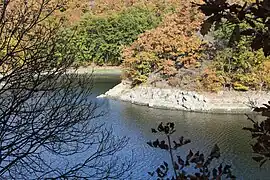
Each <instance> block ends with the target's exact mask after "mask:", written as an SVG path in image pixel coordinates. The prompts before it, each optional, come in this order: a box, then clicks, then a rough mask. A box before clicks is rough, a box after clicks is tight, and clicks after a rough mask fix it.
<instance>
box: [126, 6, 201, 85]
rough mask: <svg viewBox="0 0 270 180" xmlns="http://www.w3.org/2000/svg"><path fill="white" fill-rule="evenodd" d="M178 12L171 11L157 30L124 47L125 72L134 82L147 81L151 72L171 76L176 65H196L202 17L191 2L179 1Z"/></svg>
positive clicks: (198, 54)
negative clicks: (198, 33)
mask: <svg viewBox="0 0 270 180" xmlns="http://www.w3.org/2000/svg"><path fill="white" fill-rule="evenodd" d="M180 2H181V6H179V8H178V9H177V10H176V12H175V13H171V14H168V15H167V16H166V17H165V18H164V19H163V22H162V23H161V24H160V25H159V26H158V27H157V28H155V29H152V30H150V31H146V32H145V33H144V34H142V35H140V37H139V38H138V40H137V41H135V42H134V43H133V44H132V45H131V46H130V47H127V48H125V49H124V52H123V59H124V64H123V66H124V68H125V70H126V71H125V74H124V78H127V79H129V80H131V81H132V82H133V84H134V85H136V84H140V83H144V82H145V81H146V79H147V77H148V76H149V75H150V73H152V72H156V71H158V72H160V74H161V75H163V76H165V77H168V76H173V75H175V74H176V73H177V68H176V64H177V63H181V64H183V65H184V66H185V67H190V66H193V65H194V64H196V62H197V60H198V58H199V57H200V53H199V51H200V49H201V45H202V41H201V40H200V39H199V37H198V35H197V34H196V33H197V31H198V30H199V27H200V25H201V22H202V21H203V16H202V14H201V13H199V12H198V9H196V8H194V7H192V5H191V3H190V2H187V1H180Z"/></svg>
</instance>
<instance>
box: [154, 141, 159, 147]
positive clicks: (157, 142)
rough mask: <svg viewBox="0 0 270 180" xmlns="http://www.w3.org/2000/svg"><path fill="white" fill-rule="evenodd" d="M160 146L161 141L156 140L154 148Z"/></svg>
mask: <svg viewBox="0 0 270 180" xmlns="http://www.w3.org/2000/svg"><path fill="white" fill-rule="evenodd" d="M158 145H159V140H158V139H157V140H155V141H154V142H153V146H154V147H157V146H158Z"/></svg>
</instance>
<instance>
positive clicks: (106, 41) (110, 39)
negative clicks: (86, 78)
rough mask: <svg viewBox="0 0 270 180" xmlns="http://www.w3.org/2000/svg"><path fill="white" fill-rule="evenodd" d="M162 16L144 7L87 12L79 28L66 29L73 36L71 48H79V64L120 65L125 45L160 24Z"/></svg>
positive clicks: (77, 58)
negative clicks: (93, 13)
mask: <svg viewBox="0 0 270 180" xmlns="http://www.w3.org/2000/svg"><path fill="white" fill-rule="evenodd" d="M160 21H161V17H160V16H157V15H156V14H155V13H154V12H152V11H150V10H148V9H144V8H130V9H128V10H126V11H123V12H120V13H114V14H111V15H110V16H98V15H90V14H88V15H87V16H85V17H84V18H83V19H82V20H81V21H80V23H79V25H78V26H76V28H74V29H72V30H70V29H66V30H65V31H66V32H67V34H69V35H71V34H74V36H73V41H72V42H70V44H69V46H70V48H76V49H78V54H77V57H76V61H77V63H78V64H83V63H89V62H94V63H96V64H98V65H103V64H113V65H119V64H120V63H121V61H122V59H121V52H122V47H123V46H125V45H129V44H131V43H132V42H133V41H134V40H136V39H137V37H138V35H139V34H141V33H143V32H144V31H145V30H147V29H151V28H154V27H156V26H157V25H158V24H159V22H160Z"/></svg>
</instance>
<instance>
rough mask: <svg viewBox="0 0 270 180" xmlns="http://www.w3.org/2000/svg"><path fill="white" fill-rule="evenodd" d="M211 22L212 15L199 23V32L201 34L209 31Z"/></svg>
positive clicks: (212, 20)
mask: <svg viewBox="0 0 270 180" xmlns="http://www.w3.org/2000/svg"><path fill="white" fill-rule="evenodd" d="M213 23H214V16H211V17H210V18H208V19H206V20H205V21H204V22H203V24H202V25H201V30H200V33H201V34H202V35H203V36H204V35H206V34H207V33H208V32H209V31H210V29H211V27H212V25H213Z"/></svg>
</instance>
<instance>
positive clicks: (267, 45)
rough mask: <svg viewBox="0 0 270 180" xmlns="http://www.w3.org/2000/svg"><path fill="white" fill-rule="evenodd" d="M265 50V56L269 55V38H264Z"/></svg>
mask: <svg viewBox="0 0 270 180" xmlns="http://www.w3.org/2000/svg"><path fill="white" fill-rule="evenodd" d="M263 52H264V55H265V56H269V55H270V40H269V38H264V41H263Z"/></svg>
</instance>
